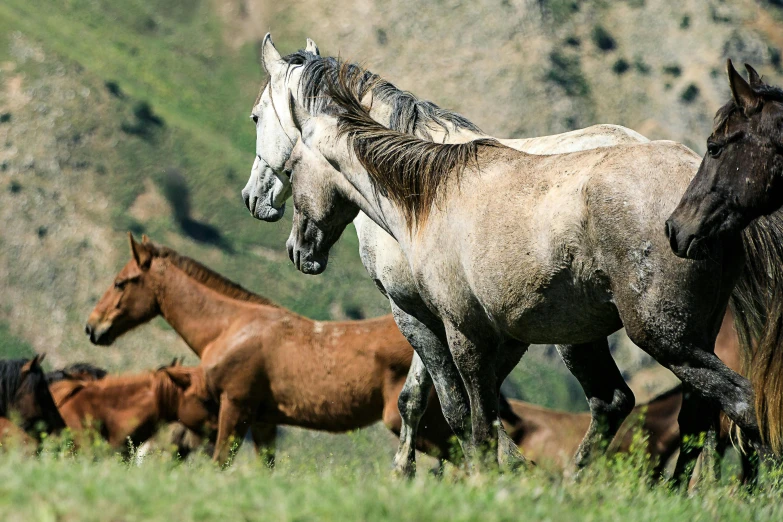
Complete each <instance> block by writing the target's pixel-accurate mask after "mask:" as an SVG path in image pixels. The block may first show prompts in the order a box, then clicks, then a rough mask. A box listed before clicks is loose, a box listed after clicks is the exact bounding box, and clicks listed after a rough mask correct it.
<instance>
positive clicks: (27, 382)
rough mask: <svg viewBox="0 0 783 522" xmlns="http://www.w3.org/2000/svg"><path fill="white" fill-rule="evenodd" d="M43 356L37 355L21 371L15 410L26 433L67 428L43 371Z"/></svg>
mask: <svg viewBox="0 0 783 522" xmlns="http://www.w3.org/2000/svg"><path fill="white" fill-rule="evenodd" d="M43 359H44V356H43V355H36V356H35V357H34V358H33V359H32V360H30V361H29V362H27V363H26V364H25V365H24V366H22V369H21V376H20V377H21V382H20V385H19V389H18V390H17V392H16V395H15V397H14V398H13V407H14V410H15V411H16V412H17V413H18V414H19V416H20V417H21V418H22V420H23V422H24V425H23V428H24V429H25V430H26V431H29V430H31V429H38V428H40V429H42V430H44V431H46V432H47V433H48V432H56V431H60V430H61V429H63V428H65V421H63V418H62V417H61V416H60V412H59V410H58V409H57V405H56V404H55V403H54V399H53V398H52V394H51V392H50V391H49V385H48V383H47V381H46V375H45V374H44V372H43V369H41V364H40V363H41V361H43Z"/></svg>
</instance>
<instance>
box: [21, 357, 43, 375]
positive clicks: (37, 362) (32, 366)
mask: <svg viewBox="0 0 783 522" xmlns="http://www.w3.org/2000/svg"><path fill="white" fill-rule="evenodd" d="M44 359H46V354H45V353H41V354H36V355H35V357H33V358H32V359H30V360H29V361H27V362H26V363H25V364H24V365H23V366H22V373H28V372H31V371H33V370H36V369H40V368H41V363H42V362H43V360H44Z"/></svg>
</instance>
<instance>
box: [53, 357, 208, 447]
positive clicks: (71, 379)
mask: <svg viewBox="0 0 783 522" xmlns="http://www.w3.org/2000/svg"><path fill="white" fill-rule="evenodd" d="M196 382H203V370H202V369H201V368H199V367H186V366H165V367H161V368H159V369H158V370H155V371H148V372H144V373H140V374H134V375H110V376H104V377H102V378H100V379H87V380H84V379H80V378H78V377H75V376H72V375H70V374H68V373H66V374H65V375H64V377H63V378H61V379H59V380H57V381H54V382H52V383H51V384H50V385H49V387H50V390H51V393H52V396H53V397H54V399H55V401H56V404H57V408H58V409H59V411H60V414H61V415H62V418H63V419H64V420H65V424H66V425H67V426H68V427H69V428H70V429H71V431H72V432H73V433H74V434H75V435H76V436H77V438H78V437H80V436H82V435H83V434H85V433H87V432H89V431H92V430H94V431H96V432H97V433H99V434H100V435H101V437H102V438H104V439H105V440H106V441H107V442H108V443H109V445H111V446H112V447H114V448H116V449H121V450H123V452H124V453H125V454H126V455H127V452H128V449H129V448H128V441H130V442H131V443H132V444H133V445H134V446H139V445H141V444H143V443H144V442H145V441H147V440H148V439H149V438H150V437H152V436H153V435H154V434H155V433H156V432H157V431H158V428H159V427H160V425H161V424H163V423H171V422H176V421H178V422H181V423H182V424H184V425H185V426H187V427H188V428H189V429H191V430H193V431H195V432H197V433H207V434H208V433H209V432H210V430H211V431H214V427H215V425H216V420H217V412H216V408H210V405H209V402H208V401H205V400H204V397H203V395H202V394H201V393H200V392H201V387H198V386H195V385H194V383H196ZM183 383H185V384H183ZM77 440H78V439H77Z"/></svg>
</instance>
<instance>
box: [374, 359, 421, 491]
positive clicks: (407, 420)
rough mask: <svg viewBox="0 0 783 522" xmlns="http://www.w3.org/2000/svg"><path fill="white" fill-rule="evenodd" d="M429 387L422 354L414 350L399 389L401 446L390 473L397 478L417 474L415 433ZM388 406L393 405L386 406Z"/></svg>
mask: <svg viewBox="0 0 783 522" xmlns="http://www.w3.org/2000/svg"><path fill="white" fill-rule="evenodd" d="M431 390H432V379H431V378H430V374H429V373H427V369H426V368H424V363H423V362H422V361H421V357H419V356H418V354H417V353H416V352H414V353H413V359H412V360H411V367H410V370H409V371H408V377H407V378H406V379H405V385H404V386H403V387H402V390H401V391H400V395H399V398H398V400H397V408H398V409H399V414H400V419H401V426H400V446H399V448H398V449H397V454H396V455H395V456H394V461H393V465H392V466H393V473H394V474H395V475H396V476H398V477H406V478H408V477H413V476H414V475H415V474H416V433H417V431H418V426H419V421H420V420H421V417H422V415H424V411H425V410H426V409H427V402H428V399H429V395H430V391H431ZM389 406H390V407H391V406H392V405H389ZM386 417H387V414H386V412H384V422H386V424H387V426H388V425H389V424H390V422H389V420H388V419H386Z"/></svg>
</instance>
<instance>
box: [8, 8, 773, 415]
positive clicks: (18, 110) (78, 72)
mask: <svg viewBox="0 0 783 522" xmlns="http://www.w3.org/2000/svg"><path fill="white" fill-rule="evenodd" d="M776 4H778V2H770V1H754V0H737V1H733V2H724V1H720V0H684V1H682V2H678V3H676V4H672V3H671V2H666V1H663V0H626V1H619V2H607V1H604V0H601V1H593V2H577V1H574V0H476V1H474V2H458V1H456V0H444V1H441V2H437V3H421V2H416V1H414V0H399V1H395V2H386V1H380V0H361V1H358V2H357V1H344V0H319V1H317V2H316V1H313V0H303V1H301V2H287V3H279V2H270V1H268V0H260V1H259V0H255V1H252V0H143V1H136V2H122V3H116V2H112V1H111V0H71V1H69V2H54V3H47V6H46V8H45V9H41V8H40V6H37V5H36V3H35V2H30V1H29V0H5V1H4V2H3V3H2V4H0V218H1V219H2V221H3V227H2V229H0V289H1V290H2V292H3V296H4V297H5V299H4V300H3V306H2V308H0V325H7V328H5V326H3V328H4V329H3V336H5V337H8V336H16V337H18V338H21V339H23V342H21V343H20V342H17V341H16V340H14V341H12V342H11V344H10V345H9V346H25V347H27V346H28V345H27V344H25V343H29V345H31V346H32V347H33V348H35V349H36V350H41V351H47V352H49V353H50V354H51V357H50V360H51V362H52V364H55V365H56V364H61V363H64V362H65V361H72V360H76V359H80V358H88V359H90V360H94V361H96V362H98V363H101V364H107V365H110V366H111V367H113V368H144V367H149V366H153V365H157V364H159V363H160V362H161V361H164V360H166V359H167V358H168V357H169V356H172V355H181V354H182V353H185V350H184V349H183V345H182V343H181V341H179V340H178V338H177V337H176V335H174V334H173V332H172V331H171V330H170V329H168V327H166V325H165V324H163V322H162V321H159V320H158V321H156V322H154V323H153V326H152V327H150V328H146V329H144V330H143V331H141V332H139V333H138V334H136V335H133V336H129V337H127V338H124V339H122V340H121V341H120V342H119V343H118V348H117V349H107V350H98V349H95V348H94V347H92V346H90V345H89V344H88V343H87V342H86V339H85V338H84V334H83V332H82V328H83V323H84V320H85V318H86V316H87V314H88V313H89V311H90V309H91V308H92V306H93V305H94V303H95V301H96V299H97V298H98V297H99V296H100V293H101V292H102V291H103V290H104V289H105V287H106V286H107V285H108V284H110V283H111V280H112V277H113V275H114V272H115V271H116V270H117V269H118V268H119V267H120V266H122V264H124V263H125V261H126V260H127V258H128V249H127V245H126V239H125V233H126V231H127V230H132V231H134V232H135V233H137V234H140V233H142V232H143V233H147V234H149V235H150V236H151V237H152V238H153V239H155V240H157V241H160V242H163V243H166V244H168V245H170V246H172V247H174V248H177V249H180V250H182V251H183V252H184V253H186V254H188V255H191V256H193V257H195V258H197V259H200V260H203V261H204V262H205V263H207V264H208V265H210V266H212V267H214V268H215V269H217V270H218V271H220V272H222V273H225V274H226V275H228V276H229V277H231V278H233V279H235V280H237V281H239V282H241V283H242V284H243V285H245V286H247V287H248V288H251V289H253V290H256V291H258V292H260V293H262V294H264V295H266V296H268V297H270V298H272V299H274V300H276V301H278V302H280V303H281V304H283V305H285V306H288V307H291V308H293V309H294V310H296V311H298V312H300V313H304V314H306V315H309V316H312V317H315V318H342V317H347V316H353V317H356V316H362V315H364V316H370V315H378V314H381V313H385V311H386V303H385V302H384V300H383V299H382V297H381V296H380V295H379V294H378V292H377V291H376V290H375V288H374V287H373V285H372V284H371V282H370V281H369V280H368V279H367V278H366V276H365V274H364V271H363V269H362V268H361V265H360V263H359V260H358V256H357V255H356V249H357V247H356V237H355V234H354V233H353V231H349V233H347V234H346V237H345V238H344V239H343V240H342V241H341V243H340V244H339V245H338V246H337V249H336V253H335V255H334V256H333V257H332V258H331V260H330V269H329V270H328V271H327V273H326V274H325V275H323V276H319V277H307V276H304V275H301V274H299V273H297V272H296V270H295V269H294V268H293V266H292V265H291V263H290V262H288V259H287V256H286V254H285V249H284V241H285V238H286V237H287V235H288V231H289V227H290V221H289V220H288V218H286V219H285V220H284V221H282V222H281V223H277V224H261V223H258V222H256V221H255V220H253V219H252V218H251V217H250V216H249V214H248V213H247V211H246V210H245V209H244V207H243V205H242V203H241V200H240V197H239V191H240V189H241V188H242V186H243V185H244V183H245V181H246V177H247V174H248V172H249V168H250V165H251V160H252V157H253V140H254V134H253V128H252V125H251V124H250V123H249V122H248V120H247V115H248V112H249V110H250V105H251V104H252V101H253V99H254V98H255V95H256V93H257V89H258V85H259V83H260V81H261V79H262V73H261V71H260V68H259V66H258V64H257V57H256V54H257V44H258V41H259V40H260V38H261V37H262V36H263V34H264V33H265V32H266V31H267V30H271V31H272V33H273V36H274V38H275V42H276V44H277V45H278V48H279V49H280V50H281V52H290V51H293V50H295V49H297V48H299V47H301V46H302V45H303V44H304V39H305V37H307V36H309V37H312V38H314V39H315V40H316V42H317V43H318V44H319V45H320V47H321V49H322V51H323V52H326V53H329V54H338V53H339V54H341V55H342V56H343V57H345V58H347V59H351V60H356V61H360V62H362V63H364V64H365V65H367V66H368V67H370V68H371V69H372V70H373V71H375V72H378V73H380V74H382V75H384V76H385V77H386V78H388V79H389V80H391V81H393V82H394V83H396V84H397V85H398V86H400V87H401V88H404V89H408V90H411V91H412V92H415V93H416V94H417V95H419V96H421V97H423V98H429V99H432V100H434V101H436V102H437V103H439V104H441V105H443V106H445V107H449V108H452V109H455V110H457V111H459V112H462V113H463V114H465V115H467V116H468V117H470V118H471V119H473V120H474V121H476V122H477V123H478V124H479V125H480V126H481V127H482V128H484V129H485V130H486V131H487V132H490V133H492V134H495V135H498V136H520V137H521V136H533V135H541V134H550V133H554V132H561V131H565V130H569V129H573V128H577V127H582V126H586V125H590V124H594V123H599V122H610V123H619V124H623V125H626V126H629V127H631V128H634V129H636V130H638V131H640V132H642V133H644V134H646V135H648V136H649V137H651V138H666V139H674V140H678V141H682V142H684V143H686V144H688V145H689V146H691V147H693V148H694V149H695V150H697V151H700V152H701V151H703V149H704V140H705V138H706V136H707V135H708V134H709V131H710V126H711V122H712V115H713V114H714V112H715V110H716V109H717V107H718V106H719V105H720V104H721V103H723V101H724V100H725V99H726V97H727V96H728V89H727V87H726V83H725V79H724V75H723V64H724V62H725V58H726V57H732V58H733V59H735V60H736V61H738V62H740V63H741V62H743V61H748V62H751V63H753V64H754V65H755V66H757V68H758V69H759V70H760V71H761V72H762V73H764V74H765V75H766V77H767V78H768V79H770V81H772V82H778V83H780V82H781V80H782V79H783V72H782V71H781V48H783V31H781V27H783V25H782V24H781V20H782V19H783V9H781V8H780V7H777V6H776ZM289 217H290V216H289ZM25 349H26V350H27V349H29V348H25ZM540 359H546V357H544V356H540ZM634 364H637V363H634ZM536 368H537V366H535V364H534V365H533V367H532V369H528V370H527V373H524V374H523V375H522V377H520V379H521V380H522V381H523V382H525V383H528V385H530V384H531V383H533V384H536V381H538V383H537V386H538V388H539V389H540V390H541V392H540V393H539V392H538V391H536V392H535V393H533V395H535V396H536V397H538V396H539V395H540V396H541V397H544V396H545V395H546V393H547V392H546V389H547V382H548V380H550V379H553V378H555V379H556V378H558V377H557V375H560V373H559V372H560V370H557V371H555V374H552V373H550V371H549V370H547V371H544V372H543V373H541V372H539V371H538V370H537V369H536ZM541 375H546V377H542V376H541ZM558 393H560V392H558ZM563 393H566V392H563ZM566 402H567V401H566Z"/></svg>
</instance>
